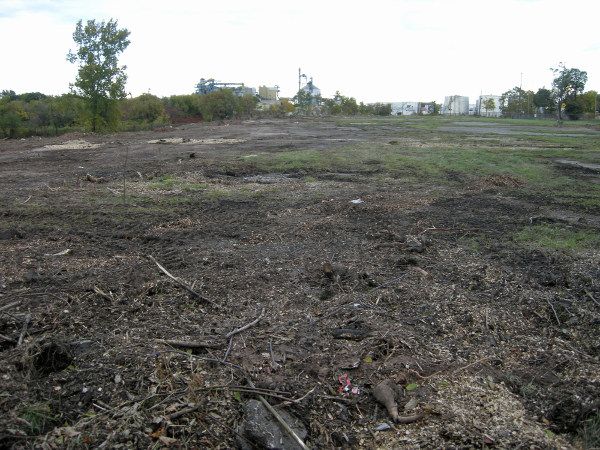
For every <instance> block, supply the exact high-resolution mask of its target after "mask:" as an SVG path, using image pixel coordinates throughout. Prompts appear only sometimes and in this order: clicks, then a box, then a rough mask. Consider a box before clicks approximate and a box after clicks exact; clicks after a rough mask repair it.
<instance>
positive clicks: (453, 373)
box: [452, 356, 493, 375]
mask: <svg viewBox="0 0 600 450" xmlns="http://www.w3.org/2000/svg"><path fill="white" fill-rule="evenodd" d="M492 358H493V356H487V357H485V358H481V359H478V360H477V361H473V362H472V363H471V364H467V365H466V366H463V367H459V368H458V369H456V370H455V371H454V372H452V375H456V374H457V373H458V372H460V371H461V370H465V369H468V368H469V367H471V366H474V365H475V364H479V363H482V362H484V361H487V360H488V359H492Z"/></svg>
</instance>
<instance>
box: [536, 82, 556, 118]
mask: <svg viewBox="0 0 600 450" xmlns="http://www.w3.org/2000/svg"><path fill="white" fill-rule="evenodd" d="M533 105H534V106H535V107H536V108H537V109H540V108H543V112H544V113H552V112H553V111H555V110H556V100H555V99H554V93H553V92H552V91H551V90H550V89H546V88H540V89H538V91H537V92H536V93H535V94H533Z"/></svg>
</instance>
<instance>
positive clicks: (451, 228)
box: [419, 227, 482, 236]
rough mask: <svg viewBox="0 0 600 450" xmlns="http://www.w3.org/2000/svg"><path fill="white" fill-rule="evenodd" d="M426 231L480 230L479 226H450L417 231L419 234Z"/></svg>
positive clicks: (421, 234)
mask: <svg viewBox="0 0 600 450" xmlns="http://www.w3.org/2000/svg"><path fill="white" fill-rule="evenodd" d="M428 231H482V229H481V228H462V227H450V228H436V227H429V228H425V229H424V230H422V231H421V232H420V233H419V236H423V235H424V234H425V233H427V232H428Z"/></svg>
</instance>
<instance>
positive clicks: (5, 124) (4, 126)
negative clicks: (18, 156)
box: [0, 95, 29, 138]
mask: <svg viewBox="0 0 600 450" xmlns="http://www.w3.org/2000/svg"><path fill="white" fill-rule="evenodd" d="M10 98H11V96H10V95H8V96H3V97H2V99H0V137H8V138H14V137H17V136H18V135H19V134H20V133H21V132H22V129H23V128H25V125H24V122H25V121H27V120H29V115H28V114H27V112H26V111H25V109H24V108H23V102H21V101H20V100H12V101H11V100H10Z"/></svg>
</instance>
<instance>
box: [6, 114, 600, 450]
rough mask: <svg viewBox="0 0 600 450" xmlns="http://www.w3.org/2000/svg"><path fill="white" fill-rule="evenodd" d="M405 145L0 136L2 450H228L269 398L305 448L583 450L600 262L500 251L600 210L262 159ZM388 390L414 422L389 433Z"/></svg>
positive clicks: (198, 129)
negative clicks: (380, 391)
mask: <svg viewBox="0 0 600 450" xmlns="http://www.w3.org/2000/svg"><path fill="white" fill-rule="evenodd" d="M447 132H448V133H450V134H452V133H454V132H455V131H447ZM418 138H419V139H421V140H422V141H423V142H425V144H424V145H425V146H426V145H429V144H431V143H428V142H427V140H426V137H424V136H419V137H418ZM404 139H406V140H409V139H410V140H414V139H415V136H413V135H410V136H409V135H408V132H405V131H404V130H403V129H402V127H399V126H396V127H394V126H389V127H387V128H386V127H377V128H372V127H369V126H366V125H365V126H361V125H360V124H357V125H354V126H340V125H337V124H336V123H334V122H317V121H258V122H252V121H247V122H234V123H226V124H220V125H217V124H193V125H186V126H183V127H180V128H174V129H165V130H160V131H154V132H144V133H128V134H122V135H114V136H100V135H72V136H62V137H58V138H51V139H50V138H44V139H40V138H31V139H27V140H21V141H2V142H0V186H1V192H2V195H1V198H0V247H1V253H0V268H1V273H0V350H1V355H2V358H1V361H0V377H1V386H2V388H1V389H0V446H1V447H14V448H29V447H43V448H65V447H67V448H81V447H90V448H119V447H124V448H150V447H162V446H165V447H167V446H175V447H177V446H180V447H195V448H231V447H235V446H236V445H241V444H240V442H242V441H243V439H242V438H240V437H239V434H241V430H240V428H239V426H240V424H242V423H243V422H244V421H245V420H246V418H245V411H246V405H247V404H248V401H249V400H251V399H254V398H257V395H258V393H259V392H262V393H263V395H264V397H265V398H266V399H267V400H268V401H269V403H271V404H272V405H274V406H279V408H280V409H281V410H285V411H287V412H288V413H290V414H291V415H292V417H296V418H297V419H299V421H300V422H301V423H302V424H303V425H304V427H305V429H306V431H307V435H306V437H305V440H306V442H307V443H309V444H310V447H311V448H392V447H402V448H483V447H497V448H578V447H580V446H581V445H582V441H581V439H580V438H579V437H578V435H577V431H578V430H579V429H580V428H581V427H582V425H583V423H584V421H585V420H587V419H589V418H590V417H593V416H594V415H595V414H597V412H598V408H599V406H600V361H599V358H600V332H599V329H600V304H599V303H598V300H600V284H599V282H598V280H600V268H599V263H600V255H599V254H598V252H592V251H590V252H586V253H577V254H564V253H558V252H548V251H543V250H526V249H524V248H522V247H520V246H518V245H516V244H512V243H511V242H510V239H507V236H511V235H513V234H514V233H516V232H518V231H520V230H522V229H523V228H525V227H527V226H530V225H531V223H532V221H534V220H548V221H549V220H552V221H562V222H564V223H566V224H569V226H573V227H583V228H585V229H587V230H589V229H593V230H597V229H598V220H599V216H600V211H591V212H590V211H587V212H585V213H584V212H581V211H572V210H565V209H564V204H559V203H558V202H557V200H556V199H554V198H553V197H552V196H551V195H532V194H531V192H530V191H527V190H526V189H523V188H522V186H523V185H522V183H521V181H520V180H517V179H514V178H512V177H507V176H500V175H498V176H491V177H486V178H483V179H478V180H475V181H473V180H470V181H467V180H465V181H464V182H463V183H460V182H458V183H456V182H455V183H448V182H446V181H447V180H431V182H428V183H423V184H414V183H402V182H401V181H402V178H403V176H405V174H403V173H395V174H394V173H392V174H385V176H382V175H381V174H380V173H378V170H377V168H376V167H356V170H354V171H352V172H351V173H348V172H347V171H342V170H340V169H338V168H336V167H335V166H334V165H332V166H330V167H328V168H326V169H323V170H307V169H303V168H301V167H300V168H295V169H290V170H287V171H281V172H269V171H267V170H265V169H264V168H263V169H261V168H260V167H261V166H260V165H258V164H255V163H253V162H252V161H253V158H254V156H252V155H274V154H276V153H279V152H287V151H291V150H304V149H316V150H319V149H324V148H331V147H334V146H344V145H348V144H349V143H356V142H361V141H364V142H372V141H381V142H389V144H390V145H396V146H399V147H401V146H402V145H403V142H405V141H404ZM431 145H433V144H431ZM367 166H368V165H367ZM556 170H557V172H559V171H560V173H563V174H564V173H568V174H569V175H570V176H573V177H582V176H586V177H590V176H591V177H597V173H596V172H591V173H590V172H585V170H584V169H582V168H577V167H565V166H560V165H557V166H556ZM456 176H459V175H457V174H454V173H448V174H447V177H448V179H450V180H451V179H452V177H456ZM174 180H176V181H177V182H173V181H174ZM454 181H456V180H454ZM458 181H460V180H458ZM549 211H552V213H551V214H550V213H548V212H549ZM481 242H485V245H480V244H477V245H476V244H475V243H481ZM165 272H168V273H169V274H170V275H172V276H173V277H175V278H177V280H178V281H179V282H177V281H175V280H173V279H171V278H169V277H168V276H167V275H166V274H165ZM191 291H193V292H191ZM246 325H249V326H248V327H247V328H246V329H242V330H240V328H242V327H244V326H246ZM232 332H234V333H233V334H232ZM343 375H347V376H348V380H349V381H350V382H351V383H352V387H355V388H356V389H357V392H354V393H353V392H352V390H351V389H350V391H349V392H343V389H342V392H340V388H341V387H342V384H341V381H340V377H342V376H343ZM386 379H393V380H395V382H397V383H398V385H400V386H404V387H408V389H404V390H403V396H402V397H401V398H400V399H399V404H400V414H401V415H403V416H407V415H411V414H414V413H415V412H417V413H418V412H421V413H424V416H423V417H422V418H420V419H419V420H417V421H415V422H413V423H409V424H394V423H392V422H390V421H389V417H388V415H387V412H386V411H385V410H384V408H383V407H382V406H381V405H380V404H378V403H377V402H376V401H375V400H374V398H373V396H372V392H373V389H374V387H375V386H376V385H377V384H378V383H379V382H380V381H382V380H386ZM342 380H344V379H343V378H342ZM252 386H255V387H252ZM258 389H264V390H261V391H259V390H258ZM246 445H250V448H252V445H254V446H257V445H258V446H260V444H256V442H255V443H254V444H253V443H251V442H246Z"/></svg>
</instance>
